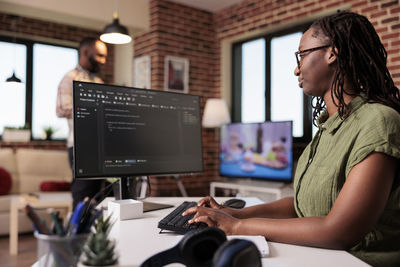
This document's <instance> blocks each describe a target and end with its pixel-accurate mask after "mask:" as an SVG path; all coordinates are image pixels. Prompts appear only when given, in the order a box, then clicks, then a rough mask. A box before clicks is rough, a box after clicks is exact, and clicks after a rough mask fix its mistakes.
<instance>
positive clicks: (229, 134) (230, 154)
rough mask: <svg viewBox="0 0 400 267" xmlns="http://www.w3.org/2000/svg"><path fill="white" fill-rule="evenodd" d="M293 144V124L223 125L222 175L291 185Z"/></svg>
mask: <svg viewBox="0 0 400 267" xmlns="http://www.w3.org/2000/svg"><path fill="white" fill-rule="evenodd" d="M292 142H293V141H292V122H291V121H274V122H271V121H269V122H263V123H230V124H226V125H223V126H222V127H221V139H220V174H221V175H222V176H227V177H233V178H235V177H246V178H258V179H264V180H274V181H281V182H291V181H292V170H293V152H292Z"/></svg>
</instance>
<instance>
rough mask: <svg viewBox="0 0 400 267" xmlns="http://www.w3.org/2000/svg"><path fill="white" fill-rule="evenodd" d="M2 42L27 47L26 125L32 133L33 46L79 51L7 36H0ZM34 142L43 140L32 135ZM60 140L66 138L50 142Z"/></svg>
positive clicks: (73, 47) (66, 46) (60, 45)
mask: <svg viewBox="0 0 400 267" xmlns="http://www.w3.org/2000/svg"><path fill="white" fill-rule="evenodd" d="M0 41H2V42H9V43H11V44H13V43H17V44H23V45H26V81H25V125H29V128H28V129H29V130H30V131H31V132H32V115H33V110H32V108H33V46H34V45H35V44H43V45H52V46H57V47H63V48H72V49H76V50H77V51H78V50H79V49H78V47H76V46H69V45H62V44H56V43H51V42H46V41H37V40H32V39H26V38H19V37H11V36H5V35H0ZM78 55H79V51H78ZM54 112H55V111H54ZM32 140H37V141H41V140H42V139H37V138H33V136H32V135H31V141H32ZM60 140H66V138H62V139H56V138H55V139H51V140H50V141H60ZM43 141H44V140H43ZM47 141H49V140H47Z"/></svg>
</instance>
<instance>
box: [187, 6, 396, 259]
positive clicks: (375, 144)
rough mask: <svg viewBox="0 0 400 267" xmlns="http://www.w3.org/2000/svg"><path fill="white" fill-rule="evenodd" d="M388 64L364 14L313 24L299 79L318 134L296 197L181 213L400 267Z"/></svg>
mask: <svg viewBox="0 0 400 267" xmlns="http://www.w3.org/2000/svg"><path fill="white" fill-rule="evenodd" d="M386 57H387V54H386V51H385V48H384V47H383V45H382V43H381V41H380V39H379V36H378V35H377V33H376V31H375V30H374V28H373V26H372V25H371V23H370V22H369V21H368V20H367V19H366V18H365V17H364V16H361V15H358V14H355V13H351V12H340V13H337V14H335V15H332V16H328V17H324V18H322V19H320V20H318V21H316V22H314V23H313V24H312V26H311V27H310V28H309V29H308V30H307V31H306V32H305V33H304V35H303V36H302V38H301V41H300V45H299V51H297V52H296V59H297V67H296V69H295V71H294V74H295V75H296V76H298V80H299V86H300V87H301V88H303V90H304V93H306V94H307V95H311V96H313V97H314V98H316V102H315V103H316V106H315V110H316V111H315V112H314V122H315V123H317V124H318V128H319V130H318V132H317V133H316V135H315V136H314V138H313V140H312V141H311V143H310V144H309V145H308V146H307V148H306V149H305V151H304V152H303V154H302V156H301V157H300V159H299V161H298V165H297V169H296V175H295V178H294V190H295V195H294V197H293V198H285V199H281V200H279V201H276V202H273V203H269V204H262V205H258V206H253V207H248V208H244V209H242V210H234V209H229V208H226V207H223V206H221V205H219V204H218V203H216V202H215V200H214V199H212V198H211V197H206V198H204V199H202V200H200V201H199V203H198V206H197V207H194V208H191V209H189V210H187V211H186V212H184V214H183V215H190V214H195V216H194V218H193V219H192V221H191V222H205V223H207V224H208V225H209V226H217V227H219V228H221V229H222V230H224V231H225V232H226V233H227V234H230V235H232V234H241V235H243V234H244V235H246V234H248V235H263V236H265V237H266V238H267V239H268V240H271V241H277V242H283V243H290V244H297V245H304V246H314V247H322V248H331V249H346V250H348V251H349V252H351V253H353V254H354V255H355V256H357V257H359V258H361V259H362V260H364V261H366V262H368V263H369V264H372V265H373V266H400V185H399V183H400V169H399V166H400V164H399V162H400V160H399V159H400V114H399V112H400V94H399V90H398V89H397V87H396V86H395V85H394V83H393V80H392V78H391V76H390V74H389V71H388V69H387V67H386Z"/></svg>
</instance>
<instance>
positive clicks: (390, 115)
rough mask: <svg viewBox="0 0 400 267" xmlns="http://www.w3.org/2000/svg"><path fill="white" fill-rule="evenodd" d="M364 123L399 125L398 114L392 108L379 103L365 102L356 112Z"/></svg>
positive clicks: (399, 115) (399, 116)
mask: <svg viewBox="0 0 400 267" xmlns="http://www.w3.org/2000/svg"><path fill="white" fill-rule="evenodd" d="M356 113H358V116H357V117H361V118H362V120H363V122H364V123H365V124H370V123H372V124H373V125H377V124H388V123H390V124H394V125H395V126H398V127H400V114H399V113H398V112H397V111H396V110H395V109H393V108H391V107H389V106H386V105H383V104H380V103H365V104H364V105H363V106H362V107H361V108H360V109H359V111H358V112H356Z"/></svg>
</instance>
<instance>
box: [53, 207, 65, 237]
mask: <svg viewBox="0 0 400 267" xmlns="http://www.w3.org/2000/svg"><path fill="white" fill-rule="evenodd" d="M50 218H51V219H52V220H53V222H54V228H55V229H56V233H57V235H59V236H64V235H65V232H64V228H63V227H62V224H61V222H60V218H59V217H58V216H57V213H55V212H53V211H52V212H50Z"/></svg>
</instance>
